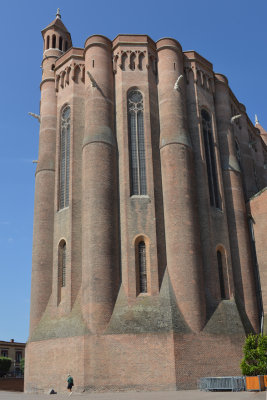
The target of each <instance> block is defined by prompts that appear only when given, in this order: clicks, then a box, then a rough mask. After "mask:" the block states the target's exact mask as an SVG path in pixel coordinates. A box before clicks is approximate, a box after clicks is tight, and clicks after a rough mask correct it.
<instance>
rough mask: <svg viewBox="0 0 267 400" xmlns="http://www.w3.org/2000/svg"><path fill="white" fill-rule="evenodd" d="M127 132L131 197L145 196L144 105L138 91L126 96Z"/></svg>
mask: <svg viewBox="0 0 267 400" xmlns="http://www.w3.org/2000/svg"><path fill="white" fill-rule="evenodd" d="M128 132H129V150H130V157H129V158H130V180H131V195H145V194H147V187H146V158H145V138H144V105H143V96H142V93H141V92H140V91H139V90H132V91H131V92H130V93H129V94H128Z"/></svg>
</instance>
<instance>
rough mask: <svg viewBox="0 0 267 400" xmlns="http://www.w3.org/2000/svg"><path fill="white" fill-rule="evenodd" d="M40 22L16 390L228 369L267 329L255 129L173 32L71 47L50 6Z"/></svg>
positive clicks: (95, 386)
mask: <svg viewBox="0 0 267 400" xmlns="http://www.w3.org/2000/svg"><path fill="white" fill-rule="evenodd" d="M42 35H43V41H44V52H43V61H42V81H41V85H40V88H41V105H40V116H37V117H38V119H39V121H40V138H39V157H38V162H37V169H36V184H35V209H34V234H33V264H32V293H31V322H30V335H29V340H28V343H27V348H26V369H25V390H26V391H28V392H32V391H43V390H47V389H49V388H51V387H53V388H54V389H55V390H56V391H63V390H65V387H66V375H67V374H68V373H70V374H71V375H72V376H73V377H74V381H75V389H76V390H77V391H83V390H130V389H134V390H176V389H183V388H195V387H196V383H197V379H198V378H199V377H202V376H216V375H227V376H229V375H240V369H239V364H240V360H241V357H242V345H243V341H244V337H245V335H246V334H247V333H248V332H253V331H254V332H259V331H260V330H261V329H262V330H264V331H265V330H266V329H265V326H264V322H265V320H264V307H265V304H266V303H267V285H266V284H267V272H266V271H267V240H266V231H267V223H266V220H267V219H266V213H267V190H266V186H267V146H266V144H267V132H266V131H265V130H264V129H263V128H262V127H261V125H260V124H259V122H258V121H256V124H255V125H254V124H253V123H252V122H251V121H250V119H249V118H248V116H247V114H246V109H245V106H244V105H243V104H241V103H239V101H238V100H237V98H236V97H235V95H234V93H233V92H232V91H231V89H230V87H229V85H228V80H227V78H226V77H225V76H224V75H221V74H218V73H215V72H214V71H213V66H212V64H211V63H210V62H209V61H207V60H206V59H205V58H203V57H202V56H200V55H199V54H198V53H197V52H195V51H183V50H182V48H181V45H180V44H179V43H178V42H177V41H176V40H175V39H172V38H163V39H160V40H158V41H157V42H154V41H153V40H152V39H151V38H150V37H149V36H147V35H118V36H117V37H116V38H115V39H114V40H113V41H111V40H109V39H108V38H106V37H104V36H101V35H93V36H90V37H89V38H88V39H87V40H86V41H85V45H84V48H76V47H73V46H72V40H71V35H70V33H69V32H68V31H67V29H66V27H65V26H64V24H63V22H62V20H61V16H60V14H59V11H58V13H57V16H56V19H55V20H54V21H53V22H52V23H51V24H50V25H48V26H47V27H46V28H45V29H43V31H42ZM265 309H266V310H267V306H266V307H265ZM266 327H267V325H266Z"/></svg>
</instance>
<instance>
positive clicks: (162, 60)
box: [157, 38, 205, 331]
mask: <svg viewBox="0 0 267 400" xmlns="http://www.w3.org/2000/svg"><path fill="white" fill-rule="evenodd" d="M157 50H158V77H159V83H158V94H159V115H160V127H161V132H160V154H161V167H162V187H163V204H164V216H165V232H166V250H167V266H168V271H169V274H170V279H171V283H172V286H173V290H174V293H175V296H176V300H177V304H178V307H179V309H180V310H181V312H182V314H183V316H184V318H185V320H186V322H187V323H188V325H189V326H190V327H191V329H192V330H193V331H200V330H201V329H202V328H203V326H204V323H205V298H204V289H203V276H202V274H203V270H202V256H201V246H200V232H199V223H198V213H197V204H196V203H197V202H196V189H195V187H196V183H195V176H194V172H193V171H194V164H193V162H194V160H193V151H192V147H191V140H190V136H189V131H188V127H187V114H186V97H185V79H184V77H183V74H184V65H183V52H182V48H181V46H180V44H179V43H178V42H177V41H176V40H173V39H168V38H166V39H161V40H159V41H158V42H157Z"/></svg>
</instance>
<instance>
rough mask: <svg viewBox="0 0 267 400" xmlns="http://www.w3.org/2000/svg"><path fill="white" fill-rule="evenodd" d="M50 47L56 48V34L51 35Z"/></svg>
mask: <svg viewBox="0 0 267 400" xmlns="http://www.w3.org/2000/svg"><path fill="white" fill-rule="evenodd" d="M52 48H53V49H55V48H56V35H53V36H52Z"/></svg>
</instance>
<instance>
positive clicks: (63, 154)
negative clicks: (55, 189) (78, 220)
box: [59, 106, 70, 209]
mask: <svg viewBox="0 0 267 400" xmlns="http://www.w3.org/2000/svg"><path fill="white" fill-rule="evenodd" d="M69 175H70V107H69V106H67V107H65V108H64V110H63V111H62V115H61V131H60V168H59V208H60V209H61V208H64V207H68V205H69Z"/></svg>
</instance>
